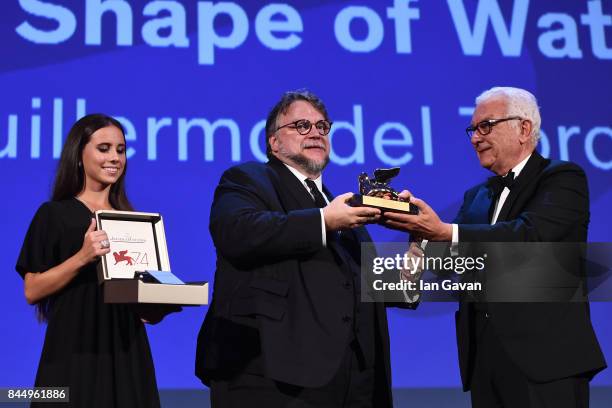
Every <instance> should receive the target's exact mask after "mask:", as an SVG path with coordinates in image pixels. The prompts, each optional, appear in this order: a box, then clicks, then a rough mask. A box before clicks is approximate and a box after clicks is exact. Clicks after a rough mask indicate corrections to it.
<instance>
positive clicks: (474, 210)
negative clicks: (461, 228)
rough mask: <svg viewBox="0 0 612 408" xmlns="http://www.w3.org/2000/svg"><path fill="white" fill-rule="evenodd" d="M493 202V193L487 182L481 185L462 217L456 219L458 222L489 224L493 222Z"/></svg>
mask: <svg viewBox="0 0 612 408" xmlns="http://www.w3.org/2000/svg"><path fill="white" fill-rule="evenodd" d="M492 203H493V194H492V192H491V190H490V189H489V188H488V187H487V186H486V184H483V185H481V186H480V188H479V189H478V191H477V192H476V195H475V196H474V199H473V200H472V203H471V204H470V205H469V207H468V209H467V211H466V212H465V213H464V214H462V216H461V219H458V220H456V223H457V224H489V223H490V222H491V217H490V216H489V210H490V208H491V207H492Z"/></svg>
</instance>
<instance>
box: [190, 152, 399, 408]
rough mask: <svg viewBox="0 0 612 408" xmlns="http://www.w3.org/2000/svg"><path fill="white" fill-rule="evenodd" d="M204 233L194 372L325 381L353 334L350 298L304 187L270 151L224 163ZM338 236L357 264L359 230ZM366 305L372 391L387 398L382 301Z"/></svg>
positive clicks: (314, 383) (205, 376)
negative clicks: (204, 291) (370, 319)
mask: <svg viewBox="0 0 612 408" xmlns="http://www.w3.org/2000/svg"><path fill="white" fill-rule="evenodd" d="M324 193H326V194H327V195H328V197H329V198H331V196H330V194H329V191H327V190H326V189H325V188H324ZM210 233H211V236H212V238H213V241H214V244H215V247H216V250H217V270H216V273H215V282H214V292H213V298H212V303H211V305H210V307H209V310H208V313H207V315H206V318H205V321H204V324H203V326H202V329H201V330H200V334H199V337H198V350H197V356H196V375H197V376H198V377H199V378H200V379H201V380H202V381H203V382H204V383H205V384H208V383H209V381H210V380H211V379H213V380H214V379H221V378H231V376H232V375H234V374H236V373H238V372H254V373H258V374H261V375H264V376H266V377H268V378H271V379H274V380H277V381H282V382H285V383H290V384H295V385H298V386H303V387H319V386H322V385H324V384H326V383H327V382H329V380H330V379H331V378H332V376H333V375H334V374H335V373H336V371H337V370H338V367H339V365H340V360H341V359H342V357H343V356H344V353H345V351H346V347H347V345H348V343H349V341H350V337H349V336H351V335H352V332H351V330H352V329H351V327H352V326H351V324H348V323H349V322H350V321H352V319H355V318H356V316H354V315H353V302H354V299H353V295H352V293H353V292H352V291H350V290H347V286H346V285H347V283H348V282H347V281H346V277H345V275H344V274H343V273H342V270H341V264H342V260H341V259H338V257H337V254H336V253H335V252H334V251H333V250H332V249H333V245H335V244H337V242H336V241H335V240H331V239H328V248H325V247H323V244H322V235H321V234H322V233H321V215H320V209H319V208H316V207H315V204H314V201H313V200H312V198H311V196H310V195H309V193H308V192H307V191H306V189H305V188H304V186H303V185H302V184H301V183H300V182H299V180H298V179H297V178H296V177H295V176H294V175H293V174H292V173H291V172H290V171H289V169H287V167H286V166H285V165H284V164H282V163H281V162H280V161H278V160H276V159H273V160H271V161H270V162H268V163H266V164H261V163H253V162H250V163H245V164H241V165H238V166H235V167H232V168H230V169H229V170H227V171H226V172H225V173H224V174H223V176H222V177H221V181H220V183H219V185H218V187H217V189H216V191H215V197H214V201H213V204H212V208H211V214H210ZM342 235H343V237H342V238H341V239H344V240H346V242H345V243H344V247H345V248H349V253H350V256H352V257H353V258H354V261H355V262H356V263H359V262H360V260H361V257H360V253H359V252H360V250H359V248H360V245H359V243H360V242H364V241H370V237H369V235H368V233H367V231H366V230H365V228H357V229H354V230H351V231H347V232H343V234H342ZM369 307H370V308H371V309H368V310H371V311H373V312H372V313H373V314H374V322H375V328H374V330H375V332H376V348H377V361H376V364H378V365H379V368H382V370H381V371H382V372H383V373H384V377H385V378H384V379H383V380H382V381H383V383H384V387H382V388H383V389H384V395H383V396H379V397H378V398H379V400H380V401H381V403H382V405H381V406H391V392H390V390H391V388H390V387H391V381H390V362H389V337H388V329H387V318H386V313H385V310H384V305H382V304H375V305H372V304H369ZM379 357H382V358H379Z"/></svg>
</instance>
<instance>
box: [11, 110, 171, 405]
mask: <svg viewBox="0 0 612 408" xmlns="http://www.w3.org/2000/svg"><path fill="white" fill-rule="evenodd" d="M126 169H127V161H126V147H125V135H124V130H123V127H122V126H121V124H120V123H119V122H118V121H116V120H115V119H113V118H111V117H108V116H106V115H101V114H94V115H88V116H85V117H84V118H82V119H80V120H79V121H78V122H77V123H75V125H74V126H73V127H72V129H71V130H70V133H69V134H68V138H67V140H66V142H65V144H64V148H63V150H62V155H61V158H60V162H59V165H58V170H57V174H56V178H55V184H54V188H53V196H52V199H51V201H48V202H46V203H44V204H43V205H41V206H40V208H39V209H38V211H37V212H36V215H35V216H34V219H33V220H32V223H31V224H30V228H29V229H28V232H27V235H26V237H25V241H24V243H23V247H22V249H21V253H20V255H19V259H18V261H17V266H16V269H17V271H18V272H19V274H20V275H21V276H22V277H23V279H24V285H25V296H26V299H27V301H28V303H30V304H36V308H37V312H38V316H39V317H40V318H41V319H42V320H46V321H47V324H48V326H47V333H46V336H45V343H44V346H43V351H42V355H41V358H40V363H39V366H38V372H37V375H36V382H35V385H36V386H37V387H69V398H70V404H69V405H68V404H65V403H63V404H59V406H62V407H66V406H73V407H88V408H89V407H130V408H132V407H147V408H151V407H159V406H160V403H159V394H158V391H157V384H156V381H155V369H154V367H153V360H152V358H151V351H150V349H149V342H148V340H147V334H146V331H145V328H144V325H143V323H142V321H141V318H140V317H139V316H138V314H137V313H135V311H134V310H133V308H132V307H130V306H129V305H119V304H105V303H104V300H103V293H102V288H101V286H100V285H98V281H97V275H96V263H97V261H98V259H99V257H100V256H102V255H105V254H107V253H108V252H109V251H110V249H109V242H108V237H107V236H106V233H105V232H104V231H96V230H95V220H94V219H92V216H93V212H94V211H96V210H111V209H114V210H132V206H131V204H130V202H129V201H128V199H127V196H126V193H125V188H124V181H125V174H126ZM34 405H36V404H33V406H34ZM51 405H52V404H49V403H44V404H41V406H42V407H50V406H51Z"/></svg>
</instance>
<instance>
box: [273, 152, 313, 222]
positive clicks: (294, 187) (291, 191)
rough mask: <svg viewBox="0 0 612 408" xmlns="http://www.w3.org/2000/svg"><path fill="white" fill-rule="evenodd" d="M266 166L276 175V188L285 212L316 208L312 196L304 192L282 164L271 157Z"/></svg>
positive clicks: (304, 189) (301, 185)
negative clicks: (277, 183)
mask: <svg viewBox="0 0 612 408" xmlns="http://www.w3.org/2000/svg"><path fill="white" fill-rule="evenodd" d="M268 166H270V167H271V168H272V169H273V170H274V172H275V173H276V174H277V175H278V178H279V180H278V182H279V185H278V186H277V187H276V188H277V191H278V192H279V194H281V196H282V198H281V201H282V202H283V205H284V206H285V207H286V208H285V209H286V210H290V209H305V208H316V205H315V202H314V200H313V199H312V196H311V195H310V193H308V191H306V187H304V185H303V184H302V183H301V182H300V180H298V178H297V177H295V175H294V174H293V173H291V171H290V170H289V169H288V168H287V166H285V165H284V164H283V162H281V161H280V160H278V159H277V158H275V157H273V158H271V159H270V161H269V162H268Z"/></svg>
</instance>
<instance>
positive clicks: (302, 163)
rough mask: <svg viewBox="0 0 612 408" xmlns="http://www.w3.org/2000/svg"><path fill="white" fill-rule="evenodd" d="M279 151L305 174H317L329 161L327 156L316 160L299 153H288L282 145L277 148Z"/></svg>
mask: <svg viewBox="0 0 612 408" xmlns="http://www.w3.org/2000/svg"><path fill="white" fill-rule="evenodd" d="M279 150H280V153H281V154H282V155H283V156H285V157H286V158H288V159H290V160H291V161H292V162H293V163H295V164H296V165H297V166H298V167H300V169H301V170H302V171H304V172H305V173H307V174H319V173H321V172H322V171H323V169H324V168H325V167H327V164H328V163H329V156H327V157H325V159H324V160H322V161H320V162H318V161H316V160H311V159H308V158H307V157H306V156H304V155H303V154H301V153H297V154H289V153H288V152H287V151H285V149H284V148H283V146H280V148H279Z"/></svg>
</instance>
